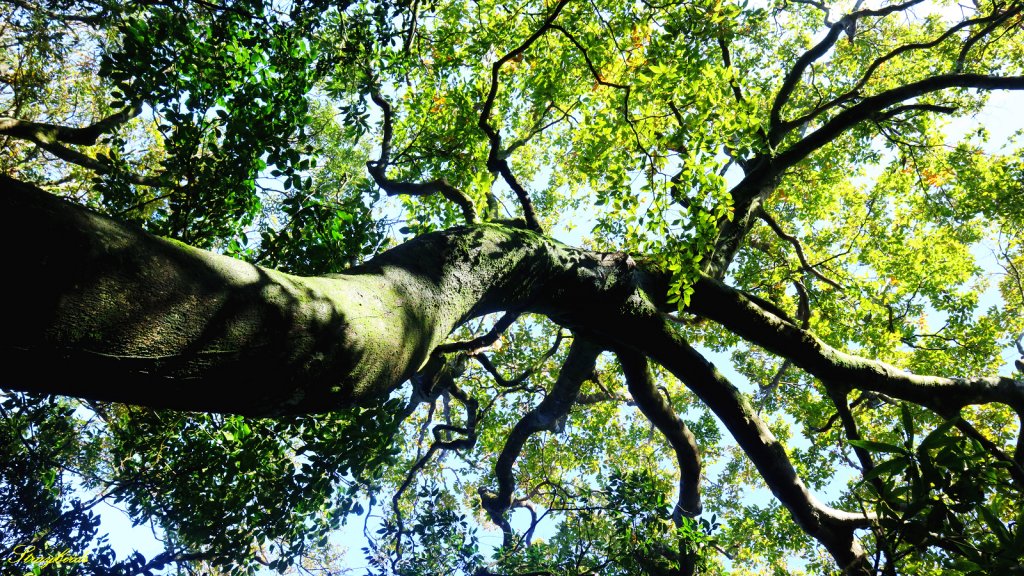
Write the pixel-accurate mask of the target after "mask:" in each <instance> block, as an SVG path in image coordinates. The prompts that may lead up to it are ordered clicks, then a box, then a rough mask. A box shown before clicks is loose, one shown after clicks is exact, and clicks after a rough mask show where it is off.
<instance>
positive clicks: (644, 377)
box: [616, 350, 703, 526]
mask: <svg viewBox="0 0 1024 576" xmlns="http://www.w3.org/2000/svg"><path fill="white" fill-rule="evenodd" d="M616 355H617V356H618V357H619V363H620V364H621V365H622V372H623V374H624V375H625V377H626V385H627V386H628V387H629V393H630V395H632V396H633V400H635V401H636V405H637V407H638V408H639V409H640V411H641V412H642V413H643V414H644V416H646V417H647V419H648V420H650V421H651V423H652V424H654V426H655V427H656V428H657V429H658V431H659V432H661V433H662V435H663V436H665V439H666V440H668V443H669V445H671V446H672V450H674V451H675V453H676V463H677V464H678V465H679V501H678V503H676V506H675V508H674V509H673V510H672V520H673V521H674V522H675V524H676V526H679V525H681V524H682V519H681V516H683V515H685V516H689V517H690V518H693V517H695V516H698V515H699V514H700V513H701V510H702V509H703V506H702V505H701V501H700V478H701V461H700V451H699V449H698V447H697V439H696V438H695V437H694V436H693V432H690V429H689V427H687V426H686V423H685V422H683V421H682V420H680V419H679V416H677V415H676V413H675V410H673V409H672V405H671V404H670V403H669V402H668V399H666V398H665V397H664V395H662V393H661V392H660V391H659V390H658V389H657V387H656V386H655V385H654V379H653V378H652V377H651V373H650V370H649V369H648V366H647V358H646V357H644V356H643V355H642V354H639V353H637V352H633V351H630V350H617V351H616Z"/></svg>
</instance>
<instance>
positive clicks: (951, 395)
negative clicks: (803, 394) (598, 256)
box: [689, 278, 1024, 411]
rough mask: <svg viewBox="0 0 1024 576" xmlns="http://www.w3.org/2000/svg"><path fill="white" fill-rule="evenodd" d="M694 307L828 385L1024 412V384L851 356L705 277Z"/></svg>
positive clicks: (936, 405)
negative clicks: (920, 370)
mask: <svg viewBox="0 0 1024 576" xmlns="http://www.w3.org/2000/svg"><path fill="white" fill-rule="evenodd" d="M689 309H690V311H692V312H693V313H695V314H698V315H700V316H702V317H705V318H708V319H710V320H713V321H715V322H718V323H719V324H721V325H722V326H724V327H725V328H726V329H728V330H730V331H731V332H733V333H735V334H737V335H739V336H741V337H743V338H744V339H746V340H747V341H749V342H752V343H754V344H757V345H758V346H761V347H763V348H765V349H766V350H769V351H770V352H773V353H775V354H778V355H780V356H782V357H784V358H788V359H789V360H791V361H792V362H793V363H794V364H796V365H797V366H799V367H801V368H803V369H804V370H806V371H808V372H810V373H811V374H813V375H814V376H816V377H818V378H819V379H820V380H821V381H822V382H824V383H825V384H826V385H840V386H847V387H850V388H856V389H860V390H869V391H872V392H880V393H883V394H887V395H889V396H892V397H895V398H899V399H901V400H907V401H909V402H914V403H916V404H919V405H922V406H927V407H929V408H933V409H936V410H937V411H948V410H952V409H958V408H960V407H963V406H966V405H968V404H983V403H990V402H1000V403H1004V404H1008V405H1010V406H1012V407H1013V408H1015V409H1016V410H1018V411H1022V410H1024V382H1019V381H1016V380H1013V379H1012V378H1007V377H1004V376H989V377H965V378H945V377H941V376H922V375H918V374H912V373H910V372H906V371H904V370H901V369H899V368H897V367H895V366H892V365H891V364H887V363H885V362H881V361H879V360H872V359H867V358H862V357H859V356H855V355H853V354H848V353H845V352H842V351H840V350H836V349H835V348H832V347H831V346H829V345H828V344H826V343H825V342H823V341H822V340H821V339H819V338H818V337H817V336H815V335H814V334H812V333H811V332H809V331H807V330H804V329H802V328H800V327H799V326H797V325H796V324H794V323H793V322H791V321H790V320H789V319H787V318H784V317H781V316H779V315H778V314H776V313H775V312H773V311H770V310H768V309H767V308H765V307H764V306H762V305H761V304H759V303H757V302H756V301H755V300H753V299H751V298H750V297H749V296H748V295H746V294H744V293H742V292H740V291H738V290H735V289H733V288H731V287H729V286H726V285H725V284H723V283H721V282H719V281H716V280H712V279H710V278H702V279H701V280H700V281H699V282H698V283H697V285H696V287H695V290H694V294H693V296H691V299H690V308H689Z"/></svg>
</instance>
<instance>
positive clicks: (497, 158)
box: [477, 0, 569, 232]
mask: <svg viewBox="0 0 1024 576" xmlns="http://www.w3.org/2000/svg"><path fill="white" fill-rule="evenodd" d="M568 3H569V0H559V2H558V4H556V5H555V8H554V10H552V11H551V14H549V15H548V17H547V18H546V19H545V20H544V23H543V24H541V26H540V28H538V29H537V30H536V31H534V33H533V34H531V35H530V37H529V38H527V39H526V41H525V42H523V43H522V44H520V45H519V46H518V47H516V48H515V49H514V50H512V51H511V52H509V53H508V54H506V55H505V56H503V57H501V58H500V59H498V61H497V62H495V63H494V65H493V66H491V87H490V89H489V91H488V92H487V96H486V97H485V98H484V101H483V103H482V105H481V106H480V120H479V122H477V125H478V126H479V127H480V129H481V130H483V132H484V134H486V135H487V140H488V141H489V142H490V145H491V149H490V152H489V153H488V155H487V168H488V169H489V170H490V171H491V172H497V173H499V174H501V177H502V178H503V179H504V180H505V182H506V183H507V184H508V185H509V188H511V189H512V191H513V192H515V194H516V197H517V198H519V203H520V205H522V207H523V217H524V218H525V219H526V224H527V226H528V227H529V228H530V229H531V230H536V231H538V232H539V231H541V229H542V228H541V225H540V221H539V220H538V219H537V213H536V211H535V210H534V209H533V200H531V199H530V194H529V193H528V192H527V191H526V189H525V188H523V186H522V185H521V184H520V183H519V181H518V180H516V178H515V176H514V175H513V174H512V169H511V168H510V167H509V165H508V161H507V154H508V153H507V151H504V150H502V148H501V135H500V134H499V133H498V131H497V130H495V129H494V127H493V126H491V124H490V117H491V111H492V110H493V109H494V101H495V98H497V96H498V78H499V75H500V73H501V67H502V66H504V65H505V63H506V62H509V61H511V60H513V59H516V58H519V57H521V56H522V55H523V53H524V52H526V50H527V49H528V48H529V47H530V46H532V45H533V43H534V42H536V41H537V39H538V38H540V37H541V36H543V35H544V34H545V33H546V32H547V31H548V30H550V29H551V27H552V26H553V25H554V22H555V19H556V18H558V15H559V14H560V13H561V12H562V9H563V8H565V7H566V5H567V4H568Z"/></svg>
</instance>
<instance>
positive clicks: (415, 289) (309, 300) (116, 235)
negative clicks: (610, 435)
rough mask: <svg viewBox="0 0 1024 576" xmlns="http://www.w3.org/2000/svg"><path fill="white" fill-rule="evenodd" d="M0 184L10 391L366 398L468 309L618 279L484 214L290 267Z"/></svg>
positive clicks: (276, 402)
mask: <svg viewBox="0 0 1024 576" xmlns="http://www.w3.org/2000/svg"><path fill="white" fill-rule="evenodd" d="M0 188H2V189H3V192H2V194H0V206H2V209H3V213H4V214H6V215H8V222H7V224H6V225H5V226H4V227H3V231H2V237H3V239H4V240H5V244H6V245H7V246H9V247H10V249H9V254H10V258H12V259H13V262H12V263H11V266H10V267H9V269H10V270H15V271H17V277H16V278H15V279H13V280H11V281H9V282H8V284H7V287H6V289H5V292H6V296H7V302H8V309H9V310H10V312H9V317H8V319H7V322H5V328H4V330H3V334H2V337H0V360H2V362H3V365H4V366H5V367H6V375H5V378H4V380H3V381H2V382H0V385H2V386H3V387H7V388H10V389H16V390H23V391H30V392H40V393H56V394H66V395H71V396H77V397H80V398H86V399H95V400H109V401H117V402H128V403H135V404H143V405H147V406H150V407H154V408H175V409H182V410H196V411H215V412H225V413H240V414H247V415H260V416H272V415H279V414H287V413H299V412H323V411H329V410H332V409H335V408H338V407H343V406H350V405H369V404H372V403H375V402H378V401H379V400H380V399H381V398H386V397H387V395H388V393H389V392H391V391H392V390H393V389H395V388H396V387H397V386H399V385H400V384H401V383H402V382H404V381H405V380H406V379H408V378H409V377H410V376H411V375H412V374H414V373H415V372H416V371H417V370H418V369H419V368H421V367H422V365H423V364H424V363H425V362H426V360H427V358H428V356H429V354H430V352H431V351H432V350H433V349H434V348H435V347H436V346H437V345H438V344H440V343H442V342H443V341H444V340H445V338H446V337H447V336H448V334H449V333H450V332H451V331H452V330H453V329H454V328H455V327H456V326H458V325H459V324H460V323H462V322H464V321H466V320H468V319H470V318H472V317H474V316H478V315H481V314H484V313H489V312H495V311H498V310H530V311H535V312H545V313H549V314H551V315H562V316H563V317H565V318H569V317H571V316H574V311H577V312H578V311H580V310H582V309H585V308H586V307H587V306H588V305H591V304H593V303H594V299H595V298H596V299H599V300H602V301H604V303H605V304H607V296H608V294H609V293H612V292H616V287H617V286H620V285H621V284H622V282H621V281H619V280H615V281H612V276H614V272H609V270H617V269H621V268H622V263H623V262H624V260H623V259H622V258H617V257H614V256H612V257H608V256H607V255H602V254H596V253H587V252H584V251H579V250H574V249H572V248H569V247H567V246H564V245H561V244H559V243H557V242H555V241H553V240H551V239H549V238H546V237H543V236H541V235H538V234H536V233H533V232H530V231H527V230H521V229H517V228H510V227H504V226H498V225H480V226H472V227H461V228H454V229H451V230H448V231H445V232H439V233H434V234H428V235H425V236H422V237H419V238H416V239H415V240H412V241H410V242H407V243H405V244H403V245H401V246H399V247H397V248H395V249H392V250H390V251H388V252H386V253H383V254H381V255H379V256H377V257H376V258H374V259H372V260H370V261H368V262H367V263H365V264H363V265H361V266H358V267H356V268H353V269H351V270H349V271H347V272H345V273H344V274H340V275H336V276H333V277H321V278H306V277H298V276H293V275H289V274H284V273H281V272H277V271H274V270H269V269H266V268H260V267H258V266H253V265H250V264H247V263H245V262H242V261H239V260H236V259H233V258H229V257H226V256H222V255H217V254H213V253H210V252H206V251H202V250H198V249H195V248H191V247H188V246H186V245H184V244H181V243H178V242H174V241H170V240H167V239H163V238H159V237H156V236H153V235H150V234H147V233H145V232H143V231H142V230H139V229H137V228H134V227H131V226H127V225H124V224H121V223H118V222H115V221H113V220H111V219H109V218H106V217H103V216H100V215H98V214H96V213H93V212H91V211H89V210H87V209H85V208H82V207H80V206H76V205H73V204H71V203H68V202H66V201H64V200H61V199H59V198H56V197H54V196H52V195H50V194H48V193H46V192H44V191H42V190H39V189H38V188H35V187H32V186H29V185H27V184H24V183H21V182H18V181H15V180H12V179H10V178H6V177H2V176H0ZM588 303H589V304H588ZM575 315H577V316H578V314H575Z"/></svg>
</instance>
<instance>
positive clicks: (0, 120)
mask: <svg viewBox="0 0 1024 576" xmlns="http://www.w3.org/2000/svg"><path fill="white" fill-rule="evenodd" d="M141 112H142V107H141V106H139V105H133V106H128V107H125V108H123V109H121V110H119V111H118V112H115V113H114V114H111V115H110V116H107V117H106V118H103V119H101V120H98V121H96V122H94V123H93V124H90V125H88V126H83V127H81V128H72V127H70V126H61V125H59V124H47V123H43V122H31V121H28V120H19V119H18V118H10V117H7V116H0V134H5V135H7V136H12V137H14V138H20V139H22V140H31V141H32V142H35V143H37V144H40V145H42V144H52V143H56V142H62V143H64V144H77V145H79V146H94V145H96V142H97V141H98V140H99V137H100V136H102V135H103V134H106V133H107V132H110V131H111V130H113V129H115V128H117V127H118V126H121V125H122V124H124V123H125V122H127V121H129V120H131V119H132V118H134V117H136V116H138V115H139V114H140V113H141Z"/></svg>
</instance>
